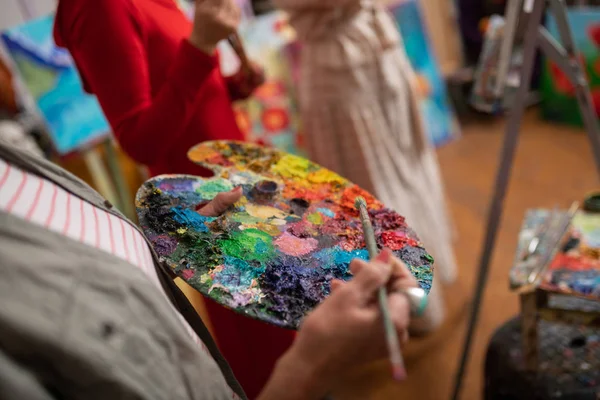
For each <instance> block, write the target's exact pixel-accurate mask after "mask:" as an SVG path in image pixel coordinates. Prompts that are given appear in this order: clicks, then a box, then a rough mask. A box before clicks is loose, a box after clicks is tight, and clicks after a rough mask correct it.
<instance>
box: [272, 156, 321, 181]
mask: <svg viewBox="0 0 600 400" xmlns="http://www.w3.org/2000/svg"><path fill="white" fill-rule="evenodd" d="M311 166H312V163H311V162H310V161H308V160H307V159H305V158H302V157H298V156H294V155H292V154H286V155H284V156H283V157H281V159H280V160H279V161H278V162H277V164H275V165H273V166H272V167H271V172H273V173H275V174H279V175H281V176H283V177H286V178H301V179H304V178H306V177H307V176H308V170H309V168H310V167H311Z"/></svg>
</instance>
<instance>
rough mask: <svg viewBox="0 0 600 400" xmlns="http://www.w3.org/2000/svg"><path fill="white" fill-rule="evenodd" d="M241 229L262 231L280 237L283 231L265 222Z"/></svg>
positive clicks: (244, 226) (243, 226)
mask: <svg viewBox="0 0 600 400" xmlns="http://www.w3.org/2000/svg"><path fill="white" fill-rule="evenodd" d="M240 228H241V229H258V230H260V231H263V232H265V233H266V234H267V235H269V236H279V235H280V234H281V231H280V230H279V228H278V227H277V226H276V225H272V224H265V223H264V222H259V223H257V224H248V225H242V226H240Z"/></svg>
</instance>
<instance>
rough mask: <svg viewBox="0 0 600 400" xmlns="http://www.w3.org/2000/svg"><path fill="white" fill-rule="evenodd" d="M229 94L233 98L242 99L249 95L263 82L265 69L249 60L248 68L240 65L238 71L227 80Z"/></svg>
mask: <svg viewBox="0 0 600 400" xmlns="http://www.w3.org/2000/svg"><path fill="white" fill-rule="evenodd" d="M227 82H228V86H229V91H230V95H231V97H232V99H233V100H243V99H247V98H248V97H250V95H251V94H252V92H254V90H256V88H258V87H259V86H260V85H262V84H263V83H265V70H264V69H263V68H262V67H261V66H260V65H258V64H256V63H254V62H251V64H250V66H249V67H248V68H244V67H243V66H242V67H240V69H239V70H238V72H236V73H235V74H234V75H232V76H231V77H229V78H228V80H227Z"/></svg>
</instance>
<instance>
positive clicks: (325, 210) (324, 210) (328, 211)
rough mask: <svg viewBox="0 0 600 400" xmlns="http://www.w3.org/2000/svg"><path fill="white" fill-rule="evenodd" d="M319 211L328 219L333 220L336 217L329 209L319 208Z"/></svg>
mask: <svg viewBox="0 0 600 400" xmlns="http://www.w3.org/2000/svg"><path fill="white" fill-rule="evenodd" d="M317 211H318V212H320V213H321V214H323V215H325V216H326V217H329V218H333V217H335V213H334V212H333V211H331V210H330V209H329V208H317Z"/></svg>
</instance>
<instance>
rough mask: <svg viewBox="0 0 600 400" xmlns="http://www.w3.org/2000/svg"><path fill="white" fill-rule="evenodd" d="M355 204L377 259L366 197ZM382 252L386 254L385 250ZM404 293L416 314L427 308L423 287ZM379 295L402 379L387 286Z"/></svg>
mask: <svg viewBox="0 0 600 400" xmlns="http://www.w3.org/2000/svg"><path fill="white" fill-rule="evenodd" d="M355 206H356V208H357V209H358V212H359V215H360V221H361V224H362V227H363V234H364V238H365V243H366V245H367V250H368V251H369V258H370V259H371V260H374V259H377V258H378V257H380V256H379V255H378V250H377V244H376V242H375V232H374V231H373V226H372V224H371V219H370V217H369V213H368V210H367V202H366V201H365V199H364V198H362V197H357V198H356V201H355ZM381 254H385V252H384V253H381ZM402 293H403V294H404V295H405V296H406V298H407V300H408V302H409V305H410V307H411V311H412V313H413V314H416V315H420V314H422V313H423V311H424V310H425V305H426V302H427V297H426V296H425V292H424V291H423V289H420V288H416V287H415V288H407V289H406V290H403V291H402ZM377 295H378V301H379V307H380V308H381V315H382V316H383V325H384V328H385V338H386V342H387V347H388V351H389V357H390V363H391V364H392V371H393V376H394V379H396V380H398V381H401V380H404V379H405V378H406V369H405V367H404V360H403V358H402V351H401V350H400V343H399V340H398V335H397V333H396V329H395V327H394V323H393V321H392V317H391V315H390V311H389V309H388V305H387V302H388V292H387V288H386V287H385V286H382V287H380V288H379V291H378V293H377Z"/></svg>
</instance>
